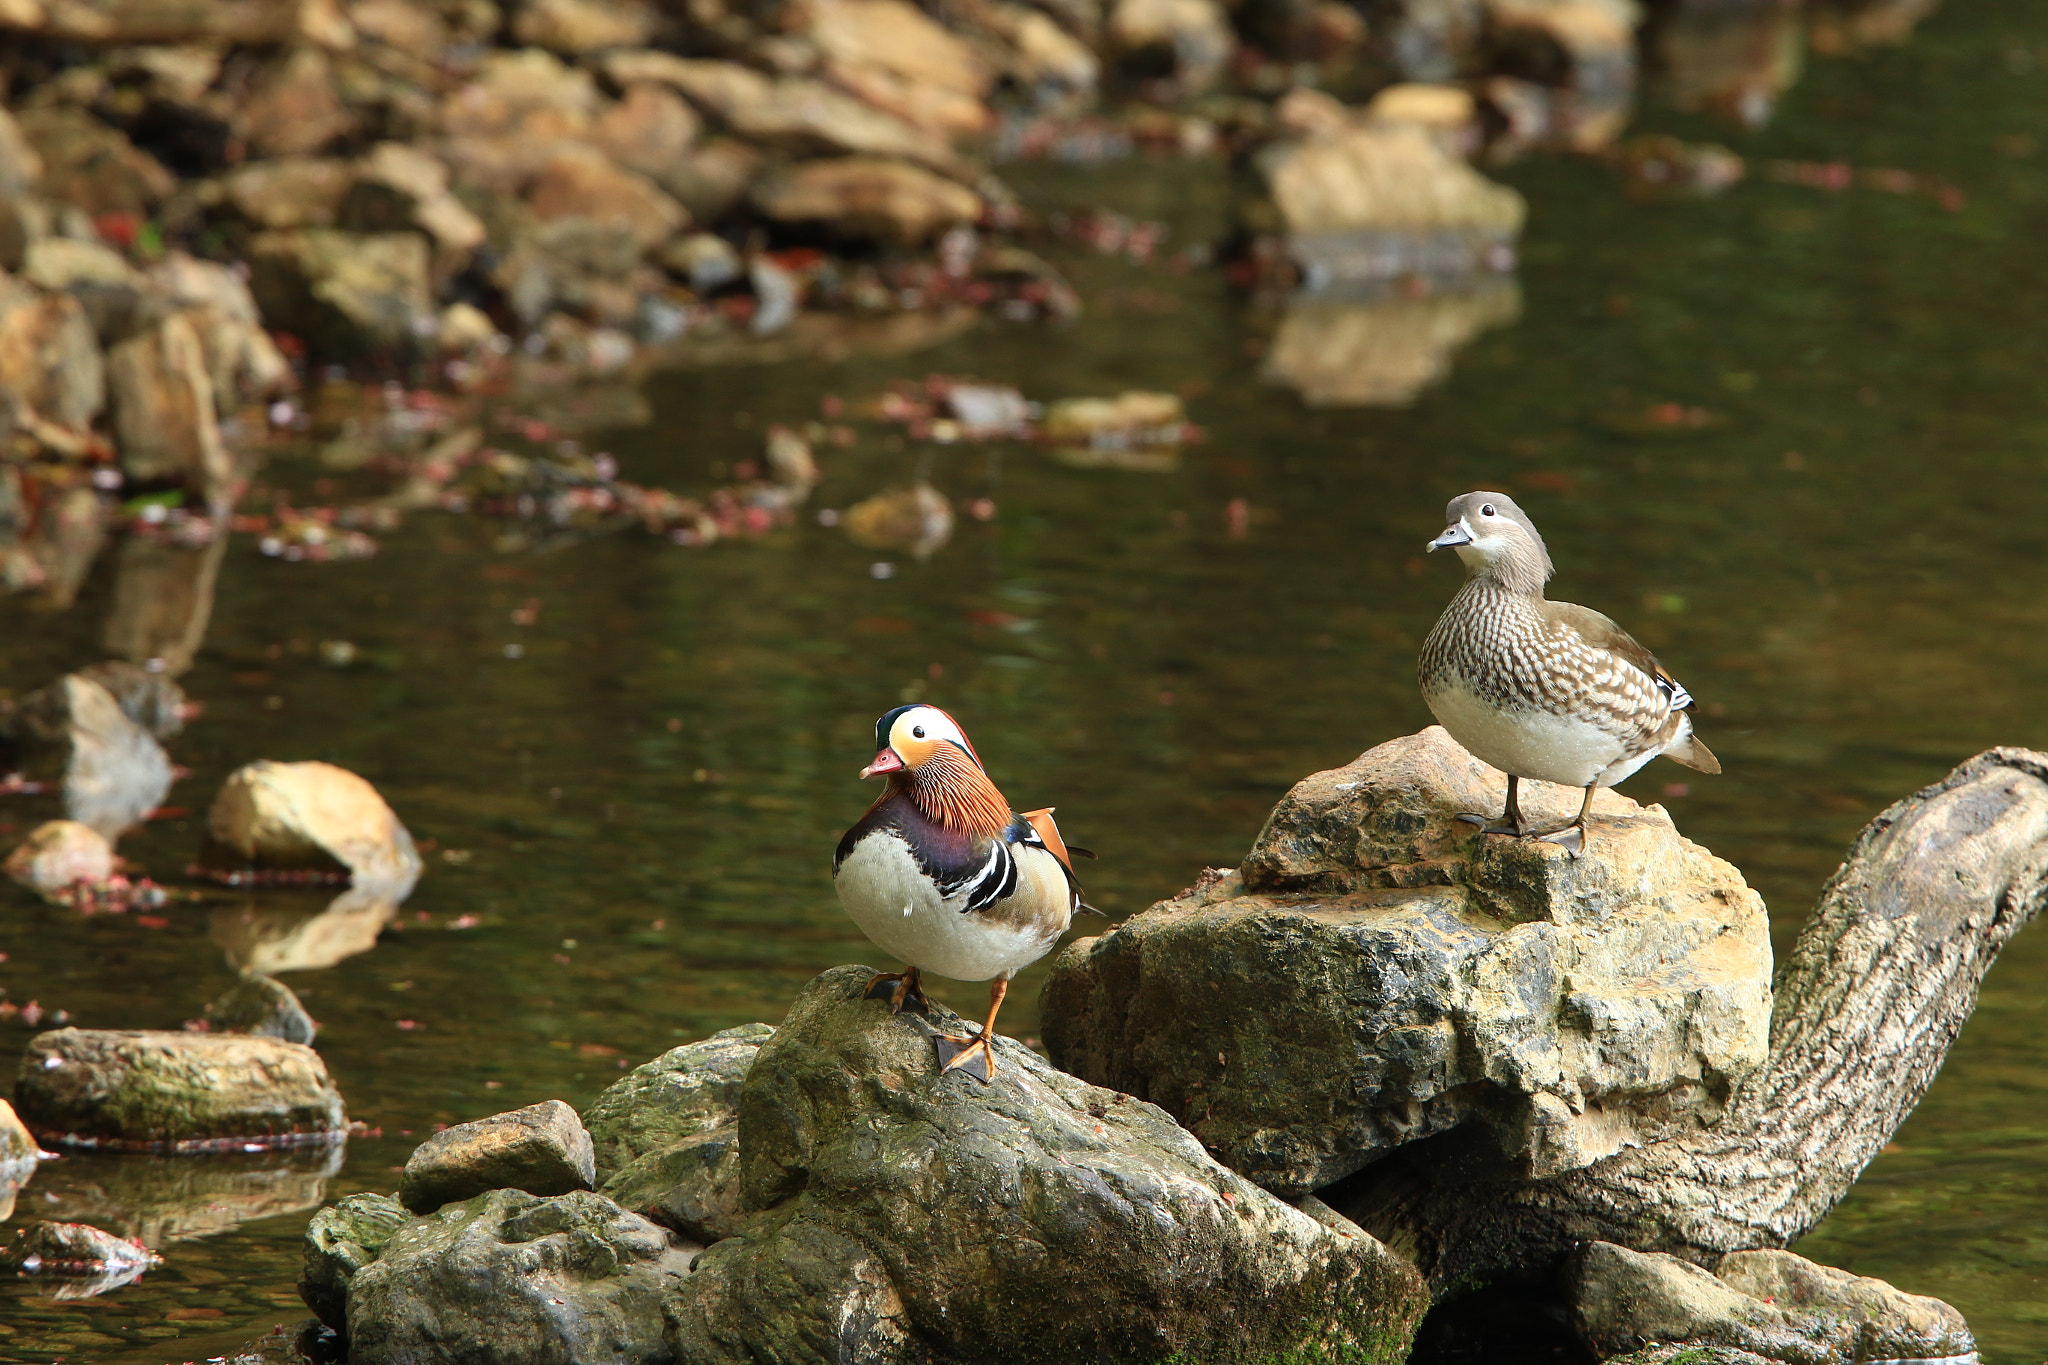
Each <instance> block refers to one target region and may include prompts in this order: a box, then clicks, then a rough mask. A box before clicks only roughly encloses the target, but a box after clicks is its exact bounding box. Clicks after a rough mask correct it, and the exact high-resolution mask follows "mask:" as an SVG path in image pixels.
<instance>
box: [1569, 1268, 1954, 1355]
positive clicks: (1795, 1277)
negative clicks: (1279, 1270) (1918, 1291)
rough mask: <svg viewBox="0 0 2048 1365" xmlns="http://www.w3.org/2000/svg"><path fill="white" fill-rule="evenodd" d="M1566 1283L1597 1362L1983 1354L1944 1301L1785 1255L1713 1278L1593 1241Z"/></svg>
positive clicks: (1721, 1272) (1577, 1319)
mask: <svg viewBox="0 0 2048 1365" xmlns="http://www.w3.org/2000/svg"><path fill="white" fill-rule="evenodd" d="M1567 1281H1568V1284H1569V1286H1570V1292H1571V1297H1572V1300H1573V1325H1574V1327H1575V1328H1576V1329H1577V1331H1578V1333H1579V1336H1580V1339H1581V1340H1583V1341H1584V1342H1585V1344H1586V1345H1587V1346H1588V1347H1589V1348H1590V1349H1592V1350H1593V1351H1594V1352H1596V1353H1597V1354H1599V1355H1601V1356H1607V1355H1614V1354H1618V1353H1620V1352H1623V1351H1633V1350H1637V1349H1639V1348H1641V1347H1644V1346H1653V1345H1687V1346H1703V1347H1723V1348H1728V1349H1732V1350H1735V1351H1747V1352H1749V1353H1751V1354H1752V1355H1757V1356H1762V1357H1763V1358H1764V1359H1766V1360H1773V1361H1783V1362H1785V1365H1832V1363H1833V1362H1835V1361H1852V1360H1907V1359H1911V1360H1932V1359H1935V1358H1939V1357H1957V1356H1968V1355H1971V1354H1972V1353H1973V1352H1975V1350H1976V1349H1977V1344H1976V1341H1975V1340H1974V1339H1973V1338H1972V1337H1971V1335H1970V1330H1969V1328H1968V1327H1967V1326H1966V1325H1965V1324H1964V1322H1963V1317H1962V1314H1960V1313H1958V1312H1956V1310H1955V1309H1953V1308H1951V1307H1949V1306H1948V1305H1947V1304H1945V1303H1943V1302H1941V1301H1940V1300H1939V1299H1926V1298H1921V1297H1919V1296H1917V1295H1914V1294H1904V1293H1901V1292H1900V1291H1898V1290H1896V1289H1894V1288H1892V1287H1891V1286H1890V1285H1888V1284H1886V1283H1885V1282H1884V1281H1882V1280H1872V1279H1864V1278H1861V1277H1859V1276H1855V1275H1851V1274H1850V1273H1849V1272H1848V1271H1846V1270H1836V1269H1834V1268H1833V1267H1831V1266H1823V1265H1816V1264H1814V1263H1813V1262H1812V1261H1809V1260H1807V1259H1806V1258H1805V1257H1803V1256H1795V1255H1793V1254H1792V1253H1791V1252H1789V1251H1738V1252H1735V1253H1732V1254H1731V1255H1729V1256H1726V1257H1724V1258H1722V1261H1721V1264H1720V1266H1719V1267H1718V1268H1717V1270H1716V1271H1715V1272H1714V1273H1712V1274H1710V1273H1708V1272H1707V1271H1705V1270H1702V1269H1701V1268H1700V1267H1698V1266H1696V1265H1693V1264H1691V1263H1690V1262H1687V1261H1682V1260H1680V1259H1678V1258H1677V1257H1676V1256H1667V1255H1663V1254H1661V1253H1654V1254H1644V1253H1642V1252H1637V1251H1630V1250H1628V1249H1627V1248H1626V1247H1619V1246H1616V1245H1614V1244H1613V1243H1611V1242H1589V1243H1587V1244H1586V1245H1585V1246H1584V1247H1583V1248H1581V1249H1580V1251H1579V1252H1578V1254H1577V1255H1576V1256H1574V1257H1573V1259H1572V1262H1571V1265H1570V1268H1569V1269H1568V1271H1567ZM1674 1365H1675V1362H1674Z"/></svg>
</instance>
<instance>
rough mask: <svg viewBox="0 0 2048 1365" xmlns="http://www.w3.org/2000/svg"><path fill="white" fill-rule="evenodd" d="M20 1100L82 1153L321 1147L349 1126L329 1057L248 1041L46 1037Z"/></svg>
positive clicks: (148, 1035)
mask: <svg viewBox="0 0 2048 1365" xmlns="http://www.w3.org/2000/svg"><path fill="white" fill-rule="evenodd" d="M14 1102H15V1104H16V1105H17V1106H18V1107H19V1108H20V1110H21V1117H22V1118H23V1119H24V1120H25V1121H26V1122H27V1123H28V1124H29V1126H30V1127H31V1128H33V1129H34V1130H35V1131H36V1132H37V1133H39V1134H41V1135H42V1136H43V1137H44V1138H45V1139H46V1140H48V1141H52V1142H58V1143H66V1144H72V1145H78V1146H96V1145H99V1143H101V1142H112V1143H116V1144H124V1145H125V1144H135V1145H138V1146H165V1147H181V1146H184V1147H192V1146H214V1145H228V1144H230V1143H235V1142H250V1143H285V1142H303V1141H320V1140H328V1139H333V1138H336V1137H339V1136H340V1135H341V1134H342V1133H343V1132H344V1131H345V1130H346V1129H347V1127H348V1118H347V1115H346V1114H345V1113H344V1112H343V1110H342V1103H341V1093H340V1092H339V1091H337V1090H336V1089H335V1088H334V1082H333V1081H332V1080H330V1079H329V1078H328V1075H327V1066H326V1064H325V1063H323V1062H322V1061H321V1060H320V1054H319V1053H317V1052H315V1051H313V1049H311V1048H309V1047H304V1046H301V1045H300V1044H298V1043H287V1042H283V1041H281V1040H279V1039H276V1038H256V1037H250V1036H247V1035H241V1034H215V1033H183V1032H168V1031H157V1030H151V1029H122V1030H116V1029H77V1028H66V1029H56V1030H54V1031H52V1032H49V1033H39V1034H37V1035H36V1037H35V1038H34V1040H33V1041H31V1042H30V1043H29V1045H28V1051H27V1052H25V1053H24V1054H23V1055H22V1059H21V1075H20V1078H19V1079H18V1080H17V1081H16V1082H15V1086H14Z"/></svg>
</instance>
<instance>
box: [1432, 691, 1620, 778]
mask: <svg viewBox="0 0 2048 1365" xmlns="http://www.w3.org/2000/svg"><path fill="white" fill-rule="evenodd" d="M1423 700H1424V701H1426V702H1427V703H1429V709H1430V712H1431V714H1433V715H1434V716H1435V717H1436V718H1437V722H1438V723H1439V724H1441V725H1442V726H1443V727H1444V729H1446V730H1448V731H1450V734H1451V738H1452V739H1455V740H1457V741H1458V743H1460V744H1462V745H1463V746H1465V749H1466V750H1467V752H1469V753H1470V754H1471V755H1472V756H1473V757H1474V758H1476V759H1478V760H1479V761H1480V762H1482V763H1488V764H1491V765H1492V766H1494V767H1496V768H1499V769H1500V770H1501V771H1502V772H1504V773H1511V774H1513V775H1514V776H1516V777H1527V778H1534V779H1535V780H1537V781H1539V782H1561V783H1564V784H1565V785H1567V786H1572V787H1584V786H1587V785H1589V784H1591V783H1593V782H1595V781H1600V780H1601V779H1603V778H1604V779H1605V780H1604V781H1601V785H1603V786H1610V785H1612V784H1613V783H1615V782H1619V781H1620V780H1621V779H1622V778H1623V777H1626V776H1627V775H1628V774H1629V773H1631V772H1634V771H1635V770H1636V769H1637V768H1639V767H1641V766H1642V765H1643V764H1644V763H1647V762H1649V760H1650V759H1651V758H1652V757H1654V756H1655V752H1656V751H1655V750H1651V751H1649V752H1647V753H1644V754H1642V755H1641V756H1640V761H1636V762H1633V763H1629V764H1628V766H1627V767H1626V769H1625V770H1622V771H1619V772H1618V773H1617V772H1615V769H1616V767H1617V765H1618V764H1621V763H1623V762H1624V761H1626V760H1628V759H1630V758H1631V757H1632V756H1631V755H1630V754H1629V753H1628V746H1627V745H1625V744H1624V743H1623V742H1622V740H1621V739H1619V738H1617V737H1616V736H1614V735H1612V734H1610V733H1608V732H1607V731H1605V730H1603V729H1601V728H1600V727H1599V726H1597V725H1594V724H1592V723H1591V722H1590V721H1584V720H1579V719H1577V718H1575V717H1573V716H1569V715H1560V714H1558V713H1556V712H1554V711H1543V710H1538V709H1537V708H1535V707H1503V706H1500V705H1497V704H1495V703H1493V702H1490V701H1488V700H1486V699H1485V698H1483V697H1480V696H1478V695H1476V694H1475V693H1473V691H1472V690H1471V689H1470V688H1468V687H1467V686H1465V684H1464V682H1463V680H1462V679H1460V678H1459V677H1458V676H1457V674H1456V673H1455V672H1454V673H1452V674H1450V676H1449V677H1448V678H1447V679H1446V680H1445V681H1444V683H1443V684H1442V685H1441V686H1439V687H1437V688H1435V689H1433V690H1431V691H1430V692H1427V693H1425V694H1424V695H1423Z"/></svg>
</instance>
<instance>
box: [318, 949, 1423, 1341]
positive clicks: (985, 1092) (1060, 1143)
mask: <svg viewBox="0 0 2048 1365" xmlns="http://www.w3.org/2000/svg"><path fill="white" fill-rule="evenodd" d="M870 975H871V973H870V972H869V970H868V969H867V968H865V967H839V968H835V969H834V970H832V971H829V972H826V973H825V974H824V975H822V976H820V977H818V978H817V979H816V980H815V981H813V982H812V983H811V984H810V985H809V986H808V987H806V988H805V990H804V992H803V994H802V995H801V996H799V997H798V999H797V1001H796V1003H795V1005H794V1006H793V1007H792V1008H791V1010H790V1013H789V1017H788V1018H787V1019H786V1020H785V1021H784V1022H783V1023H782V1025H781V1026H780V1027H779V1028H777V1029H776V1031H775V1035H774V1037H773V1038H771V1039H769V1040H768V1041H767V1042H766V1043H764V1044H763V1045H762V1048H761V1051H760V1054H759V1056H758V1058H757V1059H756V1060H755V1062H754V1064H753V1066H752V1067H751V1068H749V1070H748V1073H747V1081H746V1085H745V1087H744V1090H743V1092H742V1098H741V1102H740V1114H739V1129H740V1165H741V1175H742V1198H743V1200H744V1206H745V1208H746V1210H747V1211H749V1212H750V1213H752V1214H753V1216H752V1217H751V1218H750V1219H749V1220H748V1221H747V1222H746V1223H745V1224H744V1225H743V1226H742V1227H741V1229H740V1230H739V1231H738V1232H737V1233H736V1234H735V1235H734V1236H732V1237H729V1238H727V1239H725V1240H724V1241H721V1242H719V1243H717V1244H716V1245H715V1246H713V1247H712V1248H710V1249H709V1250H708V1251H706V1252H705V1253H704V1255H703V1256H702V1257H701V1258H700V1259H699V1261H698V1264H697V1271H696V1273H695V1274H694V1275H692V1277H691V1279H690V1281H689V1284H688V1286H687V1287H686V1289H685V1290H684V1292H683V1293H682V1294H680V1295H679V1296H678V1297H677V1299H676V1300H675V1302H674V1303H673V1305H672V1306H671V1309H670V1316H671V1321H672V1323H673V1328H672V1332H673V1335H672V1337H671V1342H672V1345H673V1347H674V1350H675V1354H676V1356H677V1357H678V1358H680V1359H682V1360H687V1361H690V1362H692V1365H715V1363H716V1362H728V1361H729V1362H742V1361H745V1362H753V1361H760V1360H770V1359H773V1360H790V1361H795V1360H874V1361H911V1360H958V1361H1078V1360H1153V1361H1161V1360H1165V1359H1167V1358H1169V1357H1175V1358H1178V1359H1183V1360H1189V1361H1219V1362H1220V1361H1232V1362H1236V1361H1253V1360H1263V1359H1268V1358H1273V1359H1279V1358H1283V1357H1285V1358H1297V1354H1298V1358H1301V1359H1311V1358H1331V1359H1343V1360H1355V1361H1359V1362H1361V1365H1363V1363H1364V1362H1379V1361H1386V1362H1394V1361H1399V1360H1402V1359H1403V1358H1405V1356H1406V1354H1407V1349H1408V1343H1409V1341H1410V1339H1411V1338H1412V1336H1413V1332H1414V1328H1415V1325H1416V1322H1417V1321H1418V1319H1419V1318H1420V1316H1421V1312H1422V1308H1423V1306H1424V1303H1425V1294H1424V1290H1423V1286H1422V1281H1421V1279H1420V1278H1419V1276H1418V1275H1417V1274H1416V1272H1415V1270H1414V1269H1413V1268H1412V1267H1411V1266H1410V1265H1408V1263H1407V1262H1406V1261H1404V1260H1403V1259H1401V1258H1400V1257H1398V1256H1396V1255H1395V1254H1393V1253H1392V1252H1390V1251H1388V1250H1387V1249H1386V1248H1385V1247H1383V1246H1381V1245H1380V1244H1379V1243H1378V1242H1377V1241H1375V1240H1374V1239H1373V1238H1371V1237H1370V1236H1367V1235H1366V1234H1365V1233H1364V1232H1362V1231H1361V1230H1360V1229H1358V1228H1357V1227H1356V1226H1355V1225H1353V1224H1351V1223H1349V1222H1347V1221H1346V1220H1344V1219H1342V1218H1340V1217H1338V1216H1337V1215H1335V1214H1334V1213H1331V1212H1329V1211H1328V1210H1327V1209H1324V1208H1322V1207H1321V1206H1320V1205H1318V1204H1315V1203H1314V1202H1313V1201H1311V1202H1310V1203H1309V1204H1308V1205H1307V1210H1308V1211H1304V1210H1303V1209H1297V1208H1293V1207H1290V1206H1288V1205H1286V1204H1283V1203H1281V1202H1280V1201H1279V1200H1277V1199H1274V1198H1272V1197H1271V1196H1269V1195H1267V1194H1265V1193H1264V1192H1263V1191H1261V1190H1259V1189H1258V1188H1257V1187H1256V1186H1253V1185H1251V1184H1250V1183H1248V1182H1246V1181H1244V1180H1242V1179H1240V1178H1239V1177H1238V1176H1236V1175H1234V1174H1232V1173H1231V1172H1230V1171H1228V1170H1226V1169H1225V1168H1224V1167H1222V1166H1220V1165H1218V1164H1217V1163H1216V1162H1215V1161H1214V1160H1213V1159H1212V1158H1210V1156H1209V1155H1208V1154H1207V1153H1206V1152H1204V1151H1203V1150H1202V1148H1201V1145H1200V1144H1199V1143H1197V1142H1196V1141H1195V1140H1194V1139H1193V1138H1192V1137H1190V1136H1189V1134H1188V1133H1187V1132H1186V1131H1185V1130H1183V1129H1182V1128H1180V1127H1179V1126H1178V1125H1176V1124H1175V1123H1174V1122H1173V1121H1172V1120H1171V1119H1169V1118H1168V1117H1167V1116H1166V1115H1165V1114H1164V1113H1162V1112H1160V1111H1159V1110H1158V1109H1156V1108H1154V1107H1153V1106H1151V1105H1148V1104H1145V1103H1142V1102H1140V1101H1137V1100H1133V1099H1131V1098H1130V1097H1129V1096H1126V1095H1118V1094H1115V1093H1113V1092H1111V1091H1107V1090H1099V1089H1096V1088H1095V1087H1093V1086H1090V1085H1086V1084H1083V1083H1082V1082H1080V1081H1077V1080H1075V1079H1074V1078H1073V1077H1071V1076H1068V1075H1065V1074H1063V1073H1061V1072H1058V1071H1055V1070H1054V1069H1053V1068H1052V1067H1050V1066H1048V1065H1047V1064H1046V1063H1045V1062H1044V1061H1042V1060H1041V1059H1040V1058H1038V1057H1037V1056H1036V1055H1034V1054H1033V1053H1031V1052H1030V1051H1029V1050H1027V1049H1026V1048H1024V1047H1023V1046H1022V1045H1021V1044H1018V1043H1016V1042H1014V1041H1011V1040H1009V1039H1001V1040H999V1041H998V1044H997V1051H998V1053H999V1056H1000V1065H1001V1069H1000V1071H999V1072H998V1073H997V1077H996V1081H995V1083H994V1084H993V1085H989V1086H983V1085H980V1084H978V1083H976V1082H973V1081H971V1080H969V1079H968V1078H965V1077H958V1076H954V1077H944V1078H942V1077H941V1076H940V1075H939V1074H938V1064H937V1060H936V1057H935V1055H934V1053H933V1050H932V1044H931V1041H930V1036H929V1033H930V1029H929V1028H928V1026H926V1025H924V1024H922V1023H920V1022H919V1021H918V1020H916V1019H915V1018H914V1017H913V1016H911V1015H898V1016H891V1015H890V1014H889V1012H888V1010H887V1008H886V1007H885V1006H883V1005H882V1004H881V1003H879V1002H876V1001H870V1000H865V999H863V998H862V992H863V988H864V987H865V986H866V984H867V981H868V979H869V976H870ZM932 1024H933V1025H934V1026H937V1027H940V1028H944V1029H949V1030H951V1031H954V1032H958V1031H960V1030H962V1029H964V1028H965V1027H967V1026H966V1024H965V1022H964V1021H962V1020H960V1019H959V1018H958V1017H957V1016H954V1015H952V1014H951V1012H950V1011H946V1010H944V1009H937V1008H935V1009H934V1011H933V1020H932ZM388 1256H389V1253H387V1258H388ZM357 1283H358V1285H360V1284H361V1281H360V1280H358V1282H357ZM357 1303H358V1299H357V1296H356V1295H355V1293H353V1292H352V1293H351V1299H350V1312H351V1315H352V1316H354V1315H355V1313H356V1311H357Z"/></svg>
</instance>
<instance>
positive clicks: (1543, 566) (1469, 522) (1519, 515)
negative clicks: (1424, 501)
mask: <svg viewBox="0 0 2048 1365" xmlns="http://www.w3.org/2000/svg"><path fill="white" fill-rule="evenodd" d="M1444 521H1445V522H1446V523H1447V524H1446V525H1445V527H1444V530H1443V534H1442V535H1440V536H1438V537H1437V538H1436V539H1435V540H1432V541H1431V542H1429V544H1428V546H1427V547H1425V548H1427V549H1431V550H1441V549H1446V548H1448V549H1454V550H1456V551H1457V552H1458V558H1460V559H1462V560H1464V561H1465V569H1466V573H1467V574H1468V576H1470V577H1474V578H1476V577H1478V576H1479V575H1481V574H1489V575H1491V576H1492V577H1494V578H1496V579H1499V580H1500V581H1501V582H1502V583H1503V584H1504V585H1505V586H1507V587H1511V588H1516V589H1519V590H1520V591H1523V592H1535V593H1540V592H1542V591H1543V585H1544V584H1545V583H1546V582H1548V581H1549V580H1550V576H1551V574H1553V573H1555V572H1556V570H1555V569H1553V568H1552V567H1551V564H1550V551H1549V550H1547V549H1545V548H1544V545H1543V537H1542V536H1541V535H1540V534H1538V533H1537V530H1536V523H1534V522H1532V521H1530V520H1529V514H1528V513H1527V512H1524V511H1523V510H1522V509H1521V508H1519V507H1517V506H1516V505H1515V500H1514V499H1513V498H1511V497H1509V496H1508V495H1507V494H1505V493H1487V492H1479V493H1467V494H1465V495H1464V496H1463V497H1460V498H1452V499H1451V503H1450V506H1448V507H1446V508H1445V509H1444Z"/></svg>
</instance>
